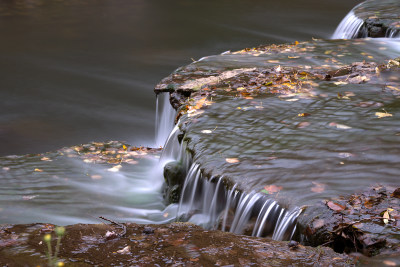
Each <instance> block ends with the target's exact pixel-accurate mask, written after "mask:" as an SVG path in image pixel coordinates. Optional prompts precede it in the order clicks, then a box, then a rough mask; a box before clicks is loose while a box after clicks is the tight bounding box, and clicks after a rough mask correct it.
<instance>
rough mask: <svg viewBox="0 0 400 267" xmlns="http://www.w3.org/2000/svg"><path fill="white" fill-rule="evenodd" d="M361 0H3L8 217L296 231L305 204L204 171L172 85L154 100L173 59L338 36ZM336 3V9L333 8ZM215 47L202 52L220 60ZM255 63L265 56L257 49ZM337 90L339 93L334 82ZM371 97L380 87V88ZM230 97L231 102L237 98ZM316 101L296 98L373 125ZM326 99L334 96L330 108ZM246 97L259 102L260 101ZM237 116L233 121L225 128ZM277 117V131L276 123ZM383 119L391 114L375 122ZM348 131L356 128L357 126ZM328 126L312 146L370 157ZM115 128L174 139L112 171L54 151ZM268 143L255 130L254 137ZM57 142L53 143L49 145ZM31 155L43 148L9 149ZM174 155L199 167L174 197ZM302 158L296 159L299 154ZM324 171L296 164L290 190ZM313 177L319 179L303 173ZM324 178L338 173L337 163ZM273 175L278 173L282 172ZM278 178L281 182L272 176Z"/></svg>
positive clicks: (0, 202) (2, 199) (111, 133)
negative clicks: (182, 125)
mask: <svg viewBox="0 0 400 267" xmlns="http://www.w3.org/2000/svg"><path fill="white" fill-rule="evenodd" d="M357 3H359V1H337V0H336V1H333V0H328V1H326V3H324V5H321V3H320V1H316V0H307V1H302V3H296V2H293V1H289V0H284V1H278V2H277V1H253V2H251V3H249V2H248V1H238V2H235V3H232V2H231V1H217V2H216V1H202V2H182V1H172V2H168V3H163V2H159V1H140V0H135V1H127V0H117V1H109V2H104V1H103V2H98V1H91V0H86V1H57V2H54V1H39V0H38V1H2V2H0V33H1V34H2V36H6V37H7V38H4V39H3V40H2V42H1V43H0V51H2V52H1V54H0V59H1V60H0V69H1V71H2V79H1V81H0V86H1V91H0V111H1V115H0V144H1V147H0V155H3V156H2V158H1V159H0V185H1V190H0V223H31V222H38V221H41V222H50V223H56V224H61V225H65V224H73V223H89V222H99V220H98V219H97V217H98V216H104V217H108V218H111V219H116V220H118V221H133V222H139V223H149V222H152V223H164V222H168V221H171V220H174V219H175V217H176V216H178V217H180V218H184V217H185V219H187V220H189V221H192V222H195V223H198V224H201V225H203V226H205V227H208V228H218V229H224V230H230V231H231V232H235V233H243V232H246V231H249V230H248V229H246V227H247V223H248V220H251V219H252V218H253V219H254V222H253V223H254V225H255V227H253V229H251V230H250V234H253V235H256V236H263V235H266V234H269V235H272V236H273V237H274V238H275V239H288V238H289V237H290V236H291V234H292V233H293V231H294V230H295V224H294V222H295V218H296V216H297V215H298V213H299V209H297V208H296V207H293V208H291V209H287V207H288V206H285V207H283V206H281V204H278V202H277V201H275V200H273V199H270V198H266V197H265V195H262V194H260V193H259V192H258V191H249V192H248V193H242V192H241V191H238V190H236V189H235V186H233V187H232V188H230V189H229V188H226V187H225V186H224V184H223V181H222V178H223V177H222V176H218V177H217V176H216V177H214V178H211V179H209V180H206V179H202V173H201V170H200V168H199V165H198V164H199V163H198V162H196V161H194V160H193V159H191V157H190V155H188V154H187V152H186V145H187V144H186V143H185V142H183V143H179V142H177V135H178V134H179V130H178V128H177V127H175V128H173V121H174V119H175V112H174V110H173V109H172V108H171V107H170V106H169V104H168V96H167V95H165V94H164V95H159V96H158V97H157V98H156V100H155V98H154V93H153V91H152V88H153V87H154V85H155V84H156V83H157V82H158V81H159V80H160V79H161V78H163V77H164V76H166V75H168V74H169V73H170V72H171V71H173V69H175V68H177V67H179V66H181V65H185V64H188V63H190V62H191V61H192V59H196V58H200V57H202V56H207V55H210V54H218V53H220V52H223V51H225V50H236V49H241V48H243V47H248V46H254V45H258V44H261V43H262V44H265V43H280V42H288V41H295V40H299V41H301V40H309V39H311V37H317V38H318V37H320V38H329V37H330V36H331V34H332V32H333V31H334V29H335V27H336V25H337V24H338V23H339V22H340V19H341V18H342V17H343V16H344V15H345V14H346V13H347V12H348V11H349V10H350V9H351V8H352V7H353V6H354V5H355V4H357ZM326 5H329V6H330V7H331V8H328V9H327V8H325V6H326ZM348 17H349V16H348ZM349 19H350V20H351V21H352V22H351V23H350V24H351V25H350V26H349V25H348V23H342V24H343V25H342V26H340V27H342V28H343V30H339V33H335V35H336V34H337V36H340V38H341V37H346V38H347V35H344V34H343V33H342V32H346V34H347V32H353V31H354V30H355V29H357V28H358V22H357V20H356V19H355V18H354V15H351V16H350V17H349ZM315 21H318V22H319V23H315ZM276 25H279V27H277V26H276ZM337 32H338V31H337ZM326 49H328V48H326ZM386 50H387V51H388V52H387V53H386V54H385V53H383V52H382V51H381V52H382V53H383V54H384V56H389V55H390V56H391V55H392V54H393V53H392V51H393V49H392V48H391V47H390V46H387V47H386ZM364 51H367V52H368V53H370V54H371V55H373V56H375V57H377V58H378V57H379V58H382V57H383V55H382V54H379V53H377V54H372V51H375V50H374V48H368V47H366V46H365V47H363V48H362V49H360V50H359V51H358V50H357V51H352V53H354V54H357V55H358V56H359V57H360V58H362V56H364V55H362V56H360V55H359V53H360V52H361V53H363V52H364ZM356 52H357V53H356ZM378 52H379V50H378ZM349 53H350V52H349ZM391 53H392V54H391ZM210 58H211V60H212V57H210ZM210 58H205V59H204V60H203V61H204V62H209V59H210ZM354 59H355V58H352V59H351V61H352V60H354ZM224 60H225V58H221V60H220V61H218V62H216V64H217V65H218V64H220V65H225V64H227V65H226V67H228V65H229V64H233V65H234V64H239V63H237V62H240V64H243V62H244V61H246V60H248V59H245V58H240V57H238V58H237V60H238V61H236V63H233V61H230V60H228V61H224ZM313 60H314V63H315V59H313ZM203 61H202V62H203ZM248 62H249V63H250V62H254V58H253V59H251V60H248ZM255 63H256V64H257V62H255ZM311 63H312V62H311ZM311 63H310V62H308V63H307V64H311ZM199 64H201V63H199ZM260 64H261V63H260ZM321 90H324V89H321ZM349 90H350V88H349ZM351 90H355V91H356V90H357V88H356V89H353V88H351ZM360 90H361V89H360ZM326 91H327V92H326V93H329V89H326ZM357 96H359V95H358V94H357ZM370 97H371V98H374V99H375V98H376V97H377V96H376V95H371V96H370ZM356 100H360V101H361V100H364V99H355V100H354V101H356ZM367 100H368V99H367ZM219 101H221V102H223V103H224V106H225V107H226V108H229V105H230V100H229V99H223V98H222V99H220V100H219ZM262 101H267V99H262V100H260V102H262ZM270 101H271V102H270ZM276 101H277V103H275V102H276ZM307 101H308V100H302V101H299V102H298V103H296V105H298V106H296V107H295V108H298V109H299V110H300V109H301V105H306V106H307V107H310V108H312V109H313V110H314V109H315V110H321V113H319V114H321V116H322V115H323V114H325V113H326V114H325V115H326V116H329V111H328V110H327V109H329V108H331V110H333V111H335V112H337V113H340V112H343V114H346V115H349V116H350V117H352V118H353V117H354V118H353V119H354V122H355V125H354V126H353V128H355V130H354V131H356V130H360V129H361V128H362V126H361V125H360V123H361V121H362V120H361V119H360V120H358V117H357V116H359V114H358V113H357V114H354V116H353V114H350V113H351V111H350V110H346V106H341V105H340V103H336V102H335V100H334V97H333V96H330V97H328V98H327V99H325V100H315V102H312V103H311V102H310V101H308V102H307ZM377 101H381V102H384V103H385V104H387V105H388V106H390V107H392V109H391V112H396V108H397V104H396V103H397V102H393V103H392V102H390V101H391V100H390V101H389V100H387V99H380V98H379V99H378V100H377ZM154 102H156V108H154ZM278 102H279V100H278V99H275V100H270V99H268V103H270V105H271V110H270V111H271V113H268V114H269V115H268V116H270V117H263V120H264V119H265V120H267V119H268V118H270V119H271V118H272V121H273V119H274V118H275V117H276V116H281V115H282V114H280V113H279V111H281V112H284V111H283V110H276V109H272V107H273V106H274V105H277V106H280V105H281V103H280V102H279V103H278ZM303 102H304V103H303ZM389 102H390V103H389ZM326 103H333V104H334V106H333V107H330V106H329V105H328V106H327V107H325V105H326ZM243 105H249V106H250V105H251V103H243ZM264 105H266V106H268V105H269V104H266V103H265V104H264ZM216 112H218V111H216ZM229 112H231V111H229ZM229 112H226V111H224V114H225V115H227V116H228V115H229V116H231V115H234V116H236V115H240V116H244V117H243V118H241V119H243V120H257V119H255V118H253V117H251V116H253V115H259V114H256V113H250V114H236V113H235V114H230V113H229ZM274 112H276V113H274ZM340 114H342V113H340ZM340 114H339V115H340ZM343 114H342V115H343ZM263 115H265V114H263ZM325 115H324V116H325ZM339 115H338V116H339ZM246 116H249V117H246ZM154 118H156V119H155V121H156V123H154ZM207 118H208V117H207ZM230 118H234V117H230ZM338 119H339V118H338ZM356 122H358V124H357V123H356ZM207 123H209V124H210V123H212V117H210V121H207V122H204V127H207V126H208V124H207ZM229 123H231V122H230V121H229V120H227V121H226V127H228V128H229V127H230V126H229ZM258 123H262V122H261V121H260V122H258ZM323 123H324V120H323V116H322V117H321V118H319V117H318V116H317V118H316V125H319V124H323ZM379 123H384V122H380V121H379ZM356 124H357V125H356ZM155 125H157V126H156V136H155V137H154V126H155ZM267 125H268V123H267ZM269 126H270V127H272V128H271V129H272V131H273V128H274V125H272V124H271V125H269ZM383 126H386V125H378V126H376V127H375V128H374V129H376V130H377V129H379V127H383ZM389 126H390V127H391V128H390V127H389V128H390V129H391V131H397V130H398V128H396V127H398V126H397V125H396V124H390V125H389ZM254 127H257V125H255V126H254ZM393 127H394V128H393ZM221 128H223V127H221ZM359 128H360V129H359ZM310 129H311V128H310ZM318 129H320V128H318ZM171 131H172V132H171ZM310 131H311V130H310ZM377 131H378V130H377ZM311 132H312V131H311ZM320 134H321V135H322V134H323V131H321V133H320ZM317 135H318V134H316V136H315V138H318V136H317ZM377 135H378V133H377V132H373V133H371V138H372V139H374V140H375V139H376V138H377ZM259 137H262V136H259ZM306 137H307V138H313V137H312V136H303V137H301V138H300V139H299V140H298V143H297V144H296V145H295V146H303V145H304V142H309V141H310V140H308V139H307V138H306ZM336 137H337V136H336ZM350 137H351V138H354V136H353V135H351V134H350V136H349V138H350ZM250 138H251V137H250ZM268 138H271V140H270V141H271V142H272V139H274V138H275V141H276V142H277V145H279V144H282V145H283V144H285V143H286V144H290V143H291V142H293V141H290V140H289V141H285V140H283V141H282V140H279V138H280V136H279V135H277V136H269V137H268ZM329 138H335V136H332V137H329V136H328V138H327V139H326V142H325V143H324V144H325V145H326V146H325V147H321V150H320V151H319V152H315V151H310V152H312V153H311V154H310V157H318V155H320V154H321V153H324V154H329V155H330V153H333V154H335V153H336V152H337V153H339V154H340V153H344V154H343V155H353V154H354V155H356V156H355V158H356V159H357V157H358V156H359V155H358V154H357V153H353V152H354V151H353V152H348V151H347V150H346V151H344V152H343V151H335V152H331V151H330V146H331V145H334V144H331V143H330V139H329ZM351 138H350V139H351ZM380 138H381V139H379V142H380V143H379V144H381V143H385V142H389V137H388V136H382V137H380ZM109 139H112V140H126V141H128V142H129V143H131V144H133V145H150V146H156V147H159V146H163V145H164V142H165V141H167V145H166V147H165V149H164V151H163V152H162V154H161V155H159V154H151V155H150V154H148V155H136V154H135V155H133V157H134V162H136V163H135V164H122V168H120V169H118V171H110V169H113V167H112V166H113V165H111V166H110V165H109V164H96V163H92V162H87V161H85V160H84V159H82V158H81V155H80V154H79V153H78V154H76V153H74V152H73V151H72V152H71V151H70V149H68V148H66V149H61V150H56V149H59V148H60V147H65V146H70V145H75V144H79V143H87V142H89V141H92V140H97V141H105V140H109ZM154 140H155V141H154ZM234 140H235V139H232V140H231V141H234ZM258 142H260V141H259V140H254V143H258ZM295 142H297V141H295ZM365 142H368V138H367V141H365ZM394 144H397V143H396V142H395V143H394ZM217 145H221V146H225V145H229V149H232V150H230V151H229V153H235V145H234V144H224V142H221V143H218V144H217ZM359 146H360V147H359ZM359 146H356V147H355V148H354V149H359V150H360V149H362V147H363V144H360V145H359ZM378 148H379V146H377V147H372V148H369V149H372V150H375V149H378ZM218 149H219V148H218ZM224 149H225V147H224ZM287 149H288V148H287V147H286V148H285V149H283V151H287ZM392 149H393V150H390V151H395V150H396V147H392ZM50 150H53V151H55V152H51V153H44V152H46V151H50ZM327 151H328V152H329V153H328V152H327ZM357 151H358V150H357ZM360 151H361V150H360ZM314 152H315V154H313V153H314ZM378 152H379V153H381V151H380V150H379V151H378ZM24 153H35V154H32V155H28V156H10V155H14V154H24ZM38 153H42V154H38ZM205 153H206V151H205ZM207 153H208V152H207ZM360 153H361V152H360ZM284 156H287V157H291V155H282V157H284ZM373 156H374V155H372V157H373ZM160 157H161V160H160V159H159V158H160ZM344 157H345V156H344ZM352 157H353V156H349V157H347V156H346V157H345V159H342V160H343V161H344V160H352ZM43 158H48V159H50V160H43ZM347 158H351V159H347ZM171 160H179V161H182V162H184V164H183V165H184V168H185V169H186V172H187V174H188V175H187V177H186V181H185V185H184V190H183V194H182V196H181V203H180V204H179V205H171V206H168V207H165V205H164V204H163V199H162V198H163V196H162V187H163V178H162V167H163V164H165V163H166V162H168V161H171ZM282 160H285V159H282ZM297 160H300V159H297ZM393 160H394V161H396V160H397V159H396V153H395V152H393V153H391V154H389V155H387V156H386V161H385V160H383V161H382V162H381V163H382V164H389V163H390V162H392V161H393ZM160 161H161V163H160ZM295 161H296V159H293V160H292V162H293V164H294V166H296V164H295V163H296V162H295ZM310 161H313V159H310ZM131 162H132V161H131ZM202 163H204V162H202ZM274 164H278V165H277V166H276V167H277V169H279V160H278V161H277V163H274ZM282 164H283V165H286V163H282ZM321 166H322V165H321ZM351 166H354V165H351V164H350V167H348V168H350V169H349V170H348V169H346V170H347V171H348V172H349V173H350V174H354V173H356V171H357V172H358V171H359V169H357V170H355V169H351ZM382 166H383V165H382ZM385 166H386V165H385ZM344 167H345V168H347V165H346V166H344ZM388 167H390V164H389V166H388ZM393 168H394V167H393ZM113 170H115V169H113ZM368 171H369V169H368V168H366V169H364V170H362V172H361V173H367V174H370V173H369V172H368ZM393 171H394V170H393ZM393 171H392V170H391V169H390V168H388V169H384V171H383V172H384V174H385V175H387V177H391V175H392V174H393ZM302 173H303V172H302ZM315 173H318V170H312V172H310V169H309V168H306V169H305V170H304V174H302V175H300V173H299V174H298V175H297V176H296V177H291V179H290V181H289V179H286V178H284V177H283V178H282V179H281V180H279V181H281V184H282V185H283V186H284V187H285V189H288V194H287V195H288V196H289V197H290V198H292V197H293V196H294V195H295V196H297V198H293V201H298V200H299V201H303V202H304V203H307V201H308V200H311V199H312V200H315V199H316V198H315V196H314V195H312V194H310V193H309V192H308V194H303V193H302V192H303V189H302V188H303V187H307V186H309V182H310V181H311V179H312V178H313V174H315ZM380 174H381V173H380ZM287 175H288V176H290V175H289V174H287ZM307 175H309V177H307V178H309V179H305V176H307ZM326 176H328V177H330V178H332V176H331V175H330V174H329V175H326ZM330 178H329V179H330ZM347 178H349V180H348V182H349V183H350V182H352V181H353V180H351V179H353V178H354V179H356V178H357V177H355V176H354V177H353V176H351V175H349V177H347ZM350 178H351V179H350ZM274 179H275V180H274V182H276V181H277V178H274ZM329 179H328V180H324V179H323V181H319V180H318V179H317V180H318V181H319V182H321V183H324V184H329V187H328V189H327V190H326V193H325V195H324V196H331V195H337V194H339V193H342V192H345V191H344V190H342V189H343V188H345V189H348V187H347V185H348V184H347V183H344V184H341V183H340V182H336V181H334V182H332V183H331V181H330V180H329ZM332 179H333V178H332ZM259 182H260V184H262V185H265V183H266V181H265V179H264V180H262V182H261V180H260V181H259ZM267 182H268V183H271V181H270V180H268V181H267ZM335 182H336V183H335ZM331 184H332V186H331ZM342 187H343V188H342ZM296 190H298V191H296ZM299 192H301V194H300V196H298V194H299ZM293 194H294V195H293ZM302 194H303V195H302ZM319 197H320V196H318V197H317V199H318V198H319Z"/></svg>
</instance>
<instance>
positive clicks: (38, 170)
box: [35, 168, 43, 172]
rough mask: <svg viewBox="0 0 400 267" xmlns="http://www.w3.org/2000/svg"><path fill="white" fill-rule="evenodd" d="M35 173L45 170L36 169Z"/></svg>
mask: <svg viewBox="0 0 400 267" xmlns="http://www.w3.org/2000/svg"><path fill="white" fill-rule="evenodd" d="M35 172H43V170H41V169H38V168H36V169H35Z"/></svg>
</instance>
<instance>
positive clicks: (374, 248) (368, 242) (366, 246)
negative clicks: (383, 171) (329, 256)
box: [299, 185, 400, 256]
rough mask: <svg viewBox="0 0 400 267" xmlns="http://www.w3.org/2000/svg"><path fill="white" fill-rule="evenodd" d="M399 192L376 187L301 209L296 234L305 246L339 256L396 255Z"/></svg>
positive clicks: (399, 248) (399, 231) (398, 248)
mask: <svg viewBox="0 0 400 267" xmlns="http://www.w3.org/2000/svg"><path fill="white" fill-rule="evenodd" d="M399 192H400V188H394V187H385V186H381V185H376V186H374V187H371V188H368V190H366V191H364V192H361V193H355V194H352V195H351V196H348V197H340V198H336V199H331V200H327V201H324V202H322V203H321V204H319V205H315V206H313V207H309V208H307V209H305V211H304V213H303V216H302V217H301V221H300V225H303V226H306V227H305V228H304V227H303V229H302V230H300V231H299V232H300V234H302V235H303V236H304V237H305V243H306V244H309V245H315V244H321V242H322V243H325V244H327V245H328V246H331V247H333V248H334V249H335V250H336V251H340V252H347V253H351V252H361V253H363V254H364V255H368V256H374V255H377V254H385V255H392V256H393V255H400V243H399V241H400V240H399V234H400V221H399V219H400V214H399V211H400V199H399V198H400V194H399Z"/></svg>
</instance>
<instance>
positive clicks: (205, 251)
mask: <svg viewBox="0 0 400 267" xmlns="http://www.w3.org/2000/svg"><path fill="white" fill-rule="evenodd" d="M121 226H122V225H120V226H113V225H109V224H76V225H71V226H67V227H66V235H65V236H64V237H63V238H62V241H61V246H60V253H59V257H58V258H59V260H60V261H62V262H63V263H65V266H93V265H95V266H226V265H232V266H233V265H234V266H317V265H318V266H352V265H353V263H354V260H353V259H352V258H350V257H349V256H346V255H344V254H338V253H335V252H333V250H332V249H330V248H326V247H318V248H313V247H307V246H302V245H298V244H293V243H290V244H289V243H288V242H278V241H271V240H267V239H262V238H255V237H248V236H240V235H234V234H231V233H226V232H221V231H205V230H203V229H202V228H200V227H199V226H196V225H193V224H188V223H172V224H169V225H162V226H160V225H137V224H124V225H123V226H122V228H123V227H126V234H124V235H123V236H122V237H120V236H119V235H120V234H121V233H122V232H123V229H122V228H121ZM52 229H53V225H48V224H47V225H44V224H32V225H2V226H1V230H0V264H1V265H2V266H5V265H6V266H9V267H12V266H45V264H46V262H47V259H46V254H45V253H46V251H47V246H46V244H45V242H43V238H44V235H45V234H46V233H51V234H52V235H53V243H52V245H53V246H55V243H56V241H55V238H54V237H55V235H54V233H52ZM107 232H108V234H107ZM106 236H108V237H106ZM53 251H54V247H53Z"/></svg>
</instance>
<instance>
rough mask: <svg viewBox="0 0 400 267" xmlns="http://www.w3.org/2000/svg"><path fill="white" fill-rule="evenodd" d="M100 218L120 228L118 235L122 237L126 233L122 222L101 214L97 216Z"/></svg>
mask: <svg viewBox="0 0 400 267" xmlns="http://www.w3.org/2000/svg"><path fill="white" fill-rule="evenodd" d="M99 218H100V219H102V220H105V221H107V222H110V223H111V224H114V225H117V226H119V228H120V229H122V233H120V234H119V237H123V236H124V235H126V226H125V225H123V224H122V223H119V222H116V221H113V220H110V219H107V218H105V217H103V216H99Z"/></svg>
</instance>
